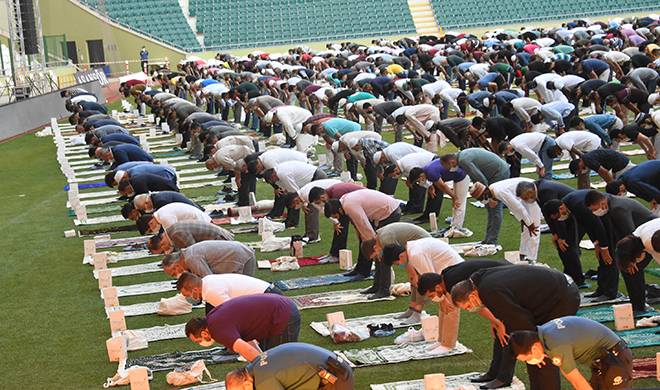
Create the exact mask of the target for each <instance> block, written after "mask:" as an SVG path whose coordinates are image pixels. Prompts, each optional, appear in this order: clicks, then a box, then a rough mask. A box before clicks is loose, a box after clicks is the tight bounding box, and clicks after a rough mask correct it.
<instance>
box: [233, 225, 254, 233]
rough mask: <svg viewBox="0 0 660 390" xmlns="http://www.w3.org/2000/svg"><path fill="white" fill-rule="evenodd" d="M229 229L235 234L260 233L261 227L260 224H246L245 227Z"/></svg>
mask: <svg viewBox="0 0 660 390" xmlns="http://www.w3.org/2000/svg"><path fill="white" fill-rule="evenodd" d="M229 231H230V232H232V233H234V234H245V233H258V232H259V227H258V226H245V227H238V228H233V229H229Z"/></svg>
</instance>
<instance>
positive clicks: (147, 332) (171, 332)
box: [133, 324, 186, 343]
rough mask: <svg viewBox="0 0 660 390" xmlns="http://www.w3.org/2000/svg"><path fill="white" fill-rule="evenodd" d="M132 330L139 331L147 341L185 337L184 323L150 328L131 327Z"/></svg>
mask: <svg viewBox="0 0 660 390" xmlns="http://www.w3.org/2000/svg"><path fill="white" fill-rule="evenodd" d="M133 331H134V332H140V333H142V334H143V335H144V337H145V338H146V339H147V342H149V343H151V342H154V341H161V340H172V339H185V338H186V324H176V325H167V324H165V325H162V326H152V327H151V328H141V329H133Z"/></svg>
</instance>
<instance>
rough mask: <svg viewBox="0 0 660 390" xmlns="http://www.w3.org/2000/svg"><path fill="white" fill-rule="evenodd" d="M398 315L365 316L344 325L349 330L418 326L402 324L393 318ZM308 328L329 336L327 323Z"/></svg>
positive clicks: (348, 321)
mask: <svg viewBox="0 0 660 390" xmlns="http://www.w3.org/2000/svg"><path fill="white" fill-rule="evenodd" d="M399 314H402V312H399V313H387V314H379V315H375V316H366V317H355V318H347V319H346V325H347V326H348V327H349V328H357V327H365V328H366V327H367V325H369V324H392V325H393V326H394V327H395V328H406V327H409V326H416V325H420V323H419V322H417V323H412V324H404V323H403V321H404V320H403V319H397V318H394V317H396V316H398V315H399ZM309 326H311V327H312V329H314V330H315V331H316V332H317V333H318V334H320V335H321V336H326V337H327V336H330V327H329V325H328V322H327V321H322V322H312V323H310V324H309Z"/></svg>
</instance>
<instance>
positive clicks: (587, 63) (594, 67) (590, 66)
mask: <svg viewBox="0 0 660 390" xmlns="http://www.w3.org/2000/svg"><path fill="white" fill-rule="evenodd" d="M609 68H610V66H609V65H608V64H607V62H605V61H601V60H598V59H595V58H591V59H588V60H584V61H582V69H584V71H585V72H586V73H589V72H592V71H593V72H596V73H597V74H600V73H602V72H604V71H606V70H608V69H609Z"/></svg>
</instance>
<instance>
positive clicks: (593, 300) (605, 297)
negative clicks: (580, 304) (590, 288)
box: [591, 295, 617, 303]
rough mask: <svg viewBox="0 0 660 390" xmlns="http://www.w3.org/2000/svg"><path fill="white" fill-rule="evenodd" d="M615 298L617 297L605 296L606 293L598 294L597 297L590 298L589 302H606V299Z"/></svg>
mask: <svg viewBox="0 0 660 390" xmlns="http://www.w3.org/2000/svg"><path fill="white" fill-rule="evenodd" d="M616 298H617V297H610V296H607V295H601V296H598V297H595V298H594V299H592V300H591V302H593V303H597V302H607V301H611V300H613V299H616Z"/></svg>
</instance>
